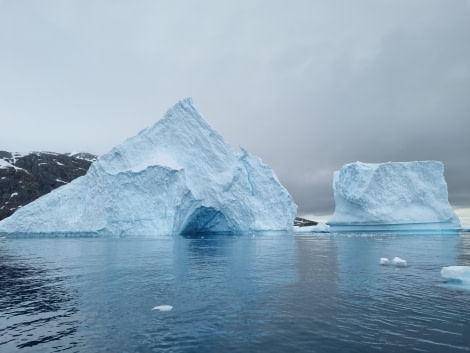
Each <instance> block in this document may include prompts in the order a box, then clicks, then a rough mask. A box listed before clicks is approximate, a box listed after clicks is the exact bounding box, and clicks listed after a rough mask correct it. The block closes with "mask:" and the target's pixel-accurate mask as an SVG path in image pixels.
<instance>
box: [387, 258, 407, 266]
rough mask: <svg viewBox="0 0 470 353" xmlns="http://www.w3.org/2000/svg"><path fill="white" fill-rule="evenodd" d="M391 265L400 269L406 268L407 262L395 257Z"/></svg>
mask: <svg viewBox="0 0 470 353" xmlns="http://www.w3.org/2000/svg"><path fill="white" fill-rule="evenodd" d="M390 263H391V264H392V265H395V266H399V267H405V266H406V260H403V259H400V258H399V257H397V256H395V257H394V258H393V259H392V261H391V262H390Z"/></svg>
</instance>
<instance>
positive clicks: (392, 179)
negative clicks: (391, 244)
mask: <svg viewBox="0 0 470 353" xmlns="http://www.w3.org/2000/svg"><path fill="white" fill-rule="evenodd" d="M333 190H334V198H335V213H334V215H333V217H332V218H331V219H330V220H329V221H328V224H329V225H330V227H331V231H332V232H341V231H346V232H350V231H388V230H390V231H412V230H416V231H421V230H422V231H456V230H460V228H461V226H460V221H459V218H458V217H457V215H456V214H455V212H454V211H453V209H452V207H451V206H450V204H449V201H448V194H447V184H446V182H445V180H444V165H443V163H441V162H438V161H418V162H388V163H380V164H372V163H361V162H356V163H350V164H346V165H344V166H343V167H342V168H341V170H340V171H337V172H335V173H334V177H333Z"/></svg>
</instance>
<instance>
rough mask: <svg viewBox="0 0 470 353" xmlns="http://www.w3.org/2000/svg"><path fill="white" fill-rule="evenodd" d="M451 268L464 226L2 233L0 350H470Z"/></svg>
mask: <svg viewBox="0 0 470 353" xmlns="http://www.w3.org/2000/svg"><path fill="white" fill-rule="evenodd" d="M385 257H386V258H389V259H393V258H394V257H399V258H401V259H404V260H406V266H393V265H388V266H384V265H381V264H380V259H381V258H385ZM451 265H464V266H470V234H469V233H461V234H454V235H448V234H447V235H436V234H434V235H403V234H401V235H393V234H380V235H379V234H349V235H345V234H342V235H335V234H324V235H303V236H294V235H292V234H284V235H264V236H263V235H244V236H219V237H214V236H208V235H206V236H203V235H202V236H201V235H200V236H198V237H196V238H185V237H180V236H171V237H170V236H169V237H160V238H157V239H144V238H139V237H136V238H131V239H104V238H41V239H38V238H31V239H5V238H4V239H0V352H376V351H382V352H469V351H470V288H466V287H465V286H464V285H459V284H458V283H450V282H446V280H445V279H444V278H442V277H441V276H440V271H441V268H442V267H444V266H451Z"/></svg>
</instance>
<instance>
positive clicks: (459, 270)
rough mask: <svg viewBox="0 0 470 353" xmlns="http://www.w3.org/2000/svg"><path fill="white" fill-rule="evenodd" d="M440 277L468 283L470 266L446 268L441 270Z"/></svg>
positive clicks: (469, 281) (469, 280)
mask: <svg viewBox="0 0 470 353" xmlns="http://www.w3.org/2000/svg"><path fill="white" fill-rule="evenodd" d="M441 276H442V277H444V278H446V279H449V280H453V281H458V282H462V283H470V266H447V267H443V268H442V270H441Z"/></svg>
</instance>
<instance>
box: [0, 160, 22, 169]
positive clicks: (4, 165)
mask: <svg viewBox="0 0 470 353" xmlns="http://www.w3.org/2000/svg"><path fill="white" fill-rule="evenodd" d="M13 163H14V162H13ZM7 168H14V169H15V170H16V171H18V170H24V169H23V168H18V167H17V166H15V165H13V164H11V163H9V162H8V161H6V160H4V159H0V169H7Z"/></svg>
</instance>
